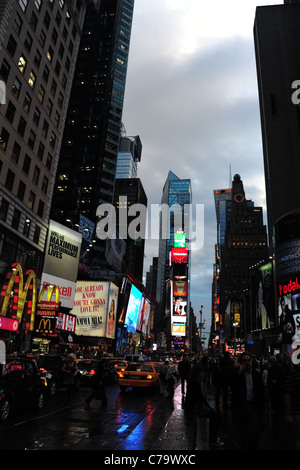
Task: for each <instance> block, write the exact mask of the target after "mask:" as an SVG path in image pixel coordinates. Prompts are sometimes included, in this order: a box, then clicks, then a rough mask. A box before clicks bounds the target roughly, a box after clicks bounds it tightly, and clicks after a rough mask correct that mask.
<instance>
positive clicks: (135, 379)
mask: <svg viewBox="0 0 300 470" xmlns="http://www.w3.org/2000/svg"><path fill="white" fill-rule="evenodd" d="M118 376H119V386H120V390H121V392H125V391H126V389H127V388H128V387H132V388H140V387H141V388H142V387H143V388H145V387H146V388H149V389H150V388H152V389H156V387H157V385H158V384H159V372H158V371H157V370H156V369H155V367H154V365H153V364H151V363H145V362H132V363H130V364H128V366H127V368H126V369H125V370H124V371H119V372H118Z"/></svg>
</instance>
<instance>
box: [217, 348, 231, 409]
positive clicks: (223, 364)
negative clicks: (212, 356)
mask: <svg viewBox="0 0 300 470" xmlns="http://www.w3.org/2000/svg"><path fill="white" fill-rule="evenodd" d="M220 370H221V380H222V402H223V409H226V408H228V391H229V384H230V378H231V375H232V372H233V362H232V359H231V357H230V353H229V352H228V351H225V353H224V355H223V357H222V358H221V360H220Z"/></svg>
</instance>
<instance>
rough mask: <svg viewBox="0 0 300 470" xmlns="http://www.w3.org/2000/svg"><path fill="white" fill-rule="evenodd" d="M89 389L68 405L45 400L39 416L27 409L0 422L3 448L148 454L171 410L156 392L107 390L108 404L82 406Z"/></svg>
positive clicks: (62, 400)
mask: <svg viewBox="0 0 300 470" xmlns="http://www.w3.org/2000/svg"><path fill="white" fill-rule="evenodd" d="M88 393H89V390H88V389H87V388H82V389H81V390H80V392H78V393H75V394H74V395H73V397H72V400H71V402H68V401H67V398H66V396H64V395H62V394H59V395H58V396H56V397H54V398H51V399H49V400H48V402H47V404H46V405H45V407H44V408H43V410H41V411H40V412H38V413H37V412H36V411H29V410H25V411H24V412H21V413H20V412H19V413H18V414H16V415H15V416H14V417H12V418H11V419H10V421H9V423H5V424H3V423H1V424H0V436H1V439H0V449H2V450H71V449H74V450H144V449H145V450H147V449H151V446H152V445H153V442H154V439H156V438H157V437H158V434H159V433H160V432H161V430H162V429H163V427H164V425H165V423H166V421H167V419H168V417H169V416H170V414H171V413H172V411H173V409H174V406H175V407H176V406H178V407H180V406H181V403H178V402H176V400H175V401H174V404H173V402H170V401H169V400H168V399H167V398H165V397H163V396H161V395H160V394H159V392H158V391H156V392H153V391H146V390H131V389H128V390H127V392H126V393H120V390H119V387H118V385H111V386H107V397H108V404H107V406H106V407H102V402H101V401H98V400H93V401H92V402H91V404H90V406H89V408H88V409H87V408H86V405H85V403H84V400H85V398H86V397H87V395H88Z"/></svg>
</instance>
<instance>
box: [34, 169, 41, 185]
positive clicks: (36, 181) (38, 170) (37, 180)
mask: <svg viewBox="0 0 300 470" xmlns="http://www.w3.org/2000/svg"><path fill="white" fill-rule="evenodd" d="M40 172H41V170H40V169H39V167H38V166H36V165H35V167H34V172H33V176H32V182H33V184H35V185H36V186H37V185H38V183H39V177H40Z"/></svg>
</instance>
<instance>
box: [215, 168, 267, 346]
mask: <svg viewBox="0 0 300 470" xmlns="http://www.w3.org/2000/svg"><path fill="white" fill-rule="evenodd" d="M266 260H268V245H267V234H266V227H265V226H264V225H263V215H262V208H261V207H255V206H254V203H253V201H251V200H247V199H246V195H245V191H244V186H243V181H242V180H241V178H240V176H239V175H235V176H234V178H233V181H232V191H231V208H230V219H229V220H228V221H227V224H226V235H225V244H224V247H223V250H222V259H221V269H220V284H219V287H220V323H219V326H220V329H222V330H223V331H224V333H225V337H226V338H229V339H230V338H231V339H232V338H233V324H234V323H235V324H237V325H238V328H239V334H240V335H241V336H242V337H244V338H245V335H246V334H247V333H248V332H250V331H251V321H250V301H251V295H250V279H251V272H250V268H251V267H252V266H253V265H255V264H256V263H260V262H261V261H266Z"/></svg>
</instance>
